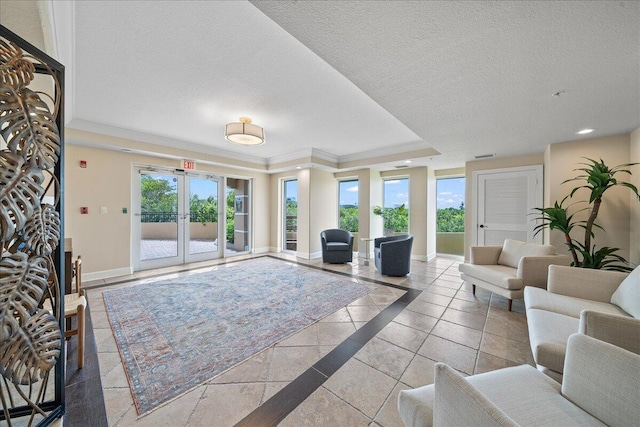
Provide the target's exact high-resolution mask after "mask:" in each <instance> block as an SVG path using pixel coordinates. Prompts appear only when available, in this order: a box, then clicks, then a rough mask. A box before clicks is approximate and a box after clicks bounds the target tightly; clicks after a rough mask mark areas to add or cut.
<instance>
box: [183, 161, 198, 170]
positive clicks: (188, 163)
mask: <svg viewBox="0 0 640 427" xmlns="http://www.w3.org/2000/svg"><path fill="white" fill-rule="evenodd" d="M195 168H196V162H194V161H193V160H183V161H182V169H188V170H195Z"/></svg>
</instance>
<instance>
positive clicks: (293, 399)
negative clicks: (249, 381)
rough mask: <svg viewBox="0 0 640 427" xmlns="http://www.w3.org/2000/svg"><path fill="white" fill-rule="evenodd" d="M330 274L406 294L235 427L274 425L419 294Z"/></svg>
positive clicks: (383, 283) (382, 283) (418, 292)
mask: <svg viewBox="0 0 640 427" xmlns="http://www.w3.org/2000/svg"><path fill="white" fill-rule="evenodd" d="M276 258H277V257H276ZM300 265H305V264H300ZM308 267H312V268H315V269H318V270H322V271H326V272H333V271H332V270H325V269H323V268H320V267H316V266H308ZM333 273H338V274H340V275H343V276H350V277H357V278H358V279H361V280H366V281H371V282H375V283H377V284H380V285H385V286H390V287H393V288H398V289H402V290H405V291H406V293H405V294H404V295H403V296H401V297H400V298H398V299H397V300H396V301H395V302H393V303H392V304H391V305H389V306H388V307H387V308H385V309H384V310H382V311H381V312H380V313H379V314H378V315H377V316H376V317H374V318H373V319H371V320H370V321H369V322H367V323H366V324H365V325H363V326H362V327H361V328H360V329H358V330H357V331H355V332H354V333H353V334H352V335H351V336H350V337H349V338H347V339H346V340H344V341H343V342H342V343H340V344H339V345H338V346H337V347H336V348H334V349H333V350H332V351H331V352H329V353H328V354H327V355H326V356H324V357H323V358H322V359H320V360H319V361H318V362H316V363H315V364H314V365H313V366H312V367H311V368H309V369H307V370H306V371H305V372H304V373H302V374H301V375H300V376H299V377H298V378H296V379H295V380H293V381H292V382H291V383H289V384H288V385H287V386H285V387H284V388H283V389H282V390H280V391H279V392H278V393H276V394H275V395H274V396H272V397H271V398H270V399H268V400H267V401H266V402H264V403H263V404H262V405H260V406H259V407H258V408H256V409H255V410H254V411H253V412H251V413H250V414H249V415H247V416H246V417H244V418H243V419H242V420H240V422H238V423H237V424H236V425H235V427H273V426H277V425H278V424H279V423H280V422H282V421H283V420H284V419H285V418H286V417H287V416H288V415H289V414H290V413H291V412H293V410H294V409H296V408H297V407H298V406H299V405H300V404H301V403H302V402H304V401H305V400H306V399H307V398H308V397H309V396H310V395H311V394H312V393H313V392H315V391H316V390H317V389H318V388H320V386H322V384H324V382H325V381H326V380H328V379H329V377H330V376H331V375H333V374H334V373H335V372H336V371H337V370H338V369H340V368H341V367H342V366H343V365H344V364H345V363H347V361H349V360H350V359H351V358H352V357H353V356H354V355H355V354H356V353H357V352H358V351H359V350H360V349H361V348H362V347H364V346H365V344H367V342H369V341H370V340H371V339H372V338H373V337H375V336H376V335H377V334H378V332H380V331H381V330H382V329H383V328H384V327H385V326H387V325H388V324H389V323H390V322H391V321H392V320H393V319H394V318H395V317H396V316H397V315H398V314H400V313H401V312H402V311H404V309H405V308H407V306H408V305H409V304H410V303H411V302H412V301H413V300H415V299H416V298H417V297H418V295H420V294H421V293H422V291H420V290H417V289H407V288H404V287H402V286H397V285H393V284H390V283H386V282H381V281H379V280H374V279H366V278H363V277H359V276H357V275H353V274H349V273H343V272H333Z"/></svg>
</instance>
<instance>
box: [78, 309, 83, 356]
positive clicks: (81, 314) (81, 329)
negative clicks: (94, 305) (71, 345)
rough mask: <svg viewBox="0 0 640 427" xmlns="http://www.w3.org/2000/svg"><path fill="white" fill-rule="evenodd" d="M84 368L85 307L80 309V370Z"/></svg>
mask: <svg viewBox="0 0 640 427" xmlns="http://www.w3.org/2000/svg"><path fill="white" fill-rule="evenodd" d="M83 366H84V307H83V306H79V307H78V369H82V367H83Z"/></svg>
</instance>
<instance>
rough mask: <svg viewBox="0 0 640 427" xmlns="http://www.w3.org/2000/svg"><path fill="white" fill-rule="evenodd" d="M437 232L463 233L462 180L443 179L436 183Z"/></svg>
mask: <svg viewBox="0 0 640 427" xmlns="http://www.w3.org/2000/svg"><path fill="white" fill-rule="evenodd" d="M436 192H437V194H438V197H437V212H436V220H437V229H436V230H437V231H438V232H441V233H455V232H463V231H464V178H443V179H438V180H437V181H436Z"/></svg>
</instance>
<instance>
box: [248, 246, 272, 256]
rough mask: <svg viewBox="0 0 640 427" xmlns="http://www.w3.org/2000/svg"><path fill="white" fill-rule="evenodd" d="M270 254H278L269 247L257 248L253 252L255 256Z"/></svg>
mask: <svg viewBox="0 0 640 427" xmlns="http://www.w3.org/2000/svg"><path fill="white" fill-rule="evenodd" d="M269 252H276V250H275V248H272V247H270V246H267V247H266V248H255V249H254V250H253V253H254V254H267V253H269Z"/></svg>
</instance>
